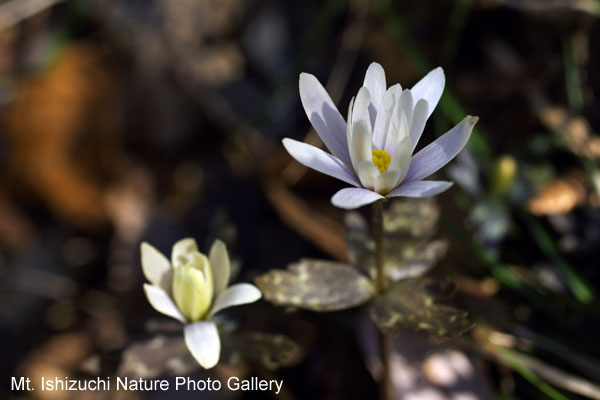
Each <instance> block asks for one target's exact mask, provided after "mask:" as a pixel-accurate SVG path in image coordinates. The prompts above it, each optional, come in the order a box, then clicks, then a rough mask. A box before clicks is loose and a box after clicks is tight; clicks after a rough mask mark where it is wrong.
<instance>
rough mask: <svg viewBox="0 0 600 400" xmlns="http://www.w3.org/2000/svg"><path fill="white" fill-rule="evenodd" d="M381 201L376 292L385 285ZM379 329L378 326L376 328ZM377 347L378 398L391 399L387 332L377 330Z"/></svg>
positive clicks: (378, 205)
mask: <svg viewBox="0 0 600 400" xmlns="http://www.w3.org/2000/svg"><path fill="white" fill-rule="evenodd" d="M383 202H384V200H383V199H382V200H378V201H376V202H375V203H373V240H374V241H375V265H376V275H375V285H376V288H377V292H382V291H383V290H384V289H385V286H386V279H385V271H384V255H383ZM377 329H379V328H377ZM379 348H380V353H381V365H382V374H381V381H380V382H379V385H380V398H381V399H382V400H391V399H393V398H394V395H393V390H392V384H391V379H390V378H391V376H390V355H391V354H392V349H393V343H392V337H391V336H390V334H389V333H385V332H381V331H379Z"/></svg>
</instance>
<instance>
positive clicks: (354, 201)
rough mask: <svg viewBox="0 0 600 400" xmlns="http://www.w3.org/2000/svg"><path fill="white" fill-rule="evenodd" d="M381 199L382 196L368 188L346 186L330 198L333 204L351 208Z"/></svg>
mask: <svg viewBox="0 0 600 400" xmlns="http://www.w3.org/2000/svg"><path fill="white" fill-rule="evenodd" d="M379 199H383V196H382V195H380V194H378V193H375V192H373V191H372V190H369V189H362V188H346V189H342V190H340V191H339V192H337V193H336V194H334V195H333V197H332V198H331V202H332V203H333V205H334V206H336V207H339V208H344V209H347V210H351V209H354V208H359V207H362V206H364V205H367V204H371V203H373V202H374V201H377V200H379Z"/></svg>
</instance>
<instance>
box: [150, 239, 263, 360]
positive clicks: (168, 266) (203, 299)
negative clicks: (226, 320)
mask: <svg viewBox="0 0 600 400" xmlns="http://www.w3.org/2000/svg"><path fill="white" fill-rule="evenodd" d="M141 253H142V269H143V271H144V276H145V277H146V279H148V281H150V284H148V283H145V284H144V291H145V292H146V296H147V297H148V301H149V302H150V304H151V305H152V307H154V309H155V310H156V311H158V312H160V313H163V314H165V315H168V316H169V317H173V318H175V319H177V320H179V321H181V322H183V323H184V324H185V328H184V338H185V343H186V345H187V347H188V349H189V350H190V352H191V353H192V355H193V356H194V358H195V359H196V360H197V361H198V363H200V365H201V366H202V367H204V368H207V369H208V368H212V367H214V366H215V365H216V364H217V363H218V362H219V355H220V353H221V340H220V338H219V332H218V329H217V325H216V324H215V322H213V321H211V319H212V317H213V316H214V315H215V314H216V313H217V312H219V311H221V310H223V309H225V308H228V307H232V306H236V305H240V304H247V303H253V302H255V301H257V300H258V299H260V297H261V293H260V291H259V290H258V289H257V288H256V287H255V286H254V285H251V284H249V283H238V284H236V285H233V286H230V287H227V284H228V282H229V273H230V263H229V255H228V254H227V249H226V247H225V244H224V243H223V242H222V241H220V240H216V241H215V242H214V243H213V245H212V247H211V249H210V253H209V256H208V258H207V257H206V256H205V255H204V254H202V253H200V252H199V251H198V246H197V245H196V242H195V241H194V239H183V240H180V241H178V242H177V243H175V245H174V246H173V251H172V253H171V261H170V262H169V260H168V259H167V258H166V257H165V256H164V255H163V254H162V253H160V252H159V251H158V250H156V249H155V248H154V247H152V246H151V245H149V244H148V243H145V242H144V243H142V245H141Z"/></svg>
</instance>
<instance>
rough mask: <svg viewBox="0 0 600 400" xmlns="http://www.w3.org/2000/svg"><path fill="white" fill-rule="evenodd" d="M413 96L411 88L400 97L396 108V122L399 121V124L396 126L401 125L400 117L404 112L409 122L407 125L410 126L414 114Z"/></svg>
mask: <svg viewBox="0 0 600 400" xmlns="http://www.w3.org/2000/svg"><path fill="white" fill-rule="evenodd" d="M413 105H414V102H413V96H412V93H411V92H410V90H408V89H405V90H404V91H403V92H402V94H401V95H400V98H399V99H398V105H397V106H396V110H395V114H396V116H397V118H398V120H397V121H396V123H398V125H396V126H400V124H399V122H400V117H401V115H402V113H404V115H406V122H407V126H410V123H411V120H412V114H413Z"/></svg>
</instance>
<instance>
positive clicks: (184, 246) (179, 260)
mask: <svg viewBox="0 0 600 400" xmlns="http://www.w3.org/2000/svg"><path fill="white" fill-rule="evenodd" d="M197 251H198V245H197V244H196V241H195V240H194V239H190V238H187V239H181V240H180V241H178V242H177V243H175V244H174V245H173V250H172V252H171V264H173V267H176V266H178V265H185V264H187V263H188V262H191V261H192V259H191V256H192V254H194V253H195V252H197Z"/></svg>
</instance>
